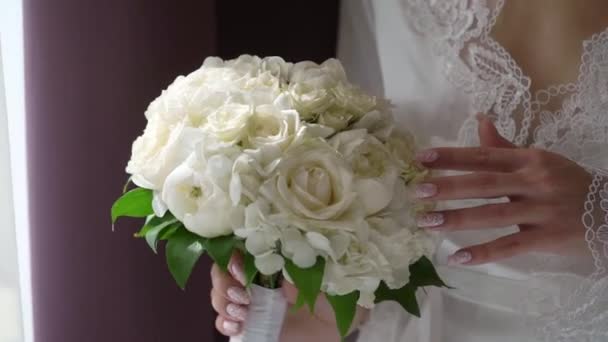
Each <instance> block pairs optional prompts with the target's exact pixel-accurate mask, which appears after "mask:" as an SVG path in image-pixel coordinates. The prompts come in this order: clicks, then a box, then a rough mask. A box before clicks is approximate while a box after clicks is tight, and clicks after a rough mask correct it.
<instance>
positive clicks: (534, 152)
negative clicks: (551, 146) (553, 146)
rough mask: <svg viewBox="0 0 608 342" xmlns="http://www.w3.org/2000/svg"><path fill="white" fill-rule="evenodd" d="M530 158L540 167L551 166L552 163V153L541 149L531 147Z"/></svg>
mask: <svg viewBox="0 0 608 342" xmlns="http://www.w3.org/2000/svg"><path fill="white" fill-rule="evenodd" d="M530 160H531V161H532V162H533V163H534V165H535V166H536V167H538V168H543V169H546V168H550V167H551V163H552V158H551V154H550V153H549V152H547V151H545V150H541V149H537V148H534V149H530Z"/></svg>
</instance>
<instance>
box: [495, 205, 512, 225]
mask: <svg viewBox="0 0 608 342" xmlns="http://www.w3.org/2000/svg"><path fill="white" fill-rule="evenodd" d="M493 206H494V207H493V210H492V211H493V213H492V215H493V216H494V217H496V218H498V219H499V220H500V221H502V220H503V219H505V218H508V217H509V216H511V214H512V211H511V206H510V205H505V204H493Z"/></svg>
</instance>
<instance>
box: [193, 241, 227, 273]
mask: <svg viewBox="0 0 608 342" xmlns="http://www.w3.org/2000/svg"><path fill="white" fill-rule="evenodd" d="M201 241H203V243H204V245H205V249H206V250H207V253H208V254H209V256H210V257H211V259H213V261H215V263H216V264H217V265H218V266H219V267H220V268H221V269H222V270H223V271H225V272H227V271H228V264H229V263H230V258H231V257H232V253H233V250H234V249H235V246H236V239H235V238H234V236H220V237H217V238H213V239H204V238H201Z"/></svg>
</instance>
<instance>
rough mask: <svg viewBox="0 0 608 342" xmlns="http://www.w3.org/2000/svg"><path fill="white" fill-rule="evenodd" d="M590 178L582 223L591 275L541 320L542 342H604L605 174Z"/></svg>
mask: <svg viewBox="0 0 608 342" xmlns="http://www.w3.org/2000/svg"><path fill="white" fill-rule="evenodd" d="M592 175H593V180H592V182H591V185H590V186H589V193H588V195H587V199H586V201H585V206H584V208H585V211H584V213H583V217H582V222H583V225H584V227H585V240H586V242H587V244H588V247H589V251H590V253H591V256H592V258H593V263H594V265H593V266H594V267H593V271H592V272H591V274H590V275H589V276H588V277H586V278H584V279H583V280H582V281H580V282H579V284H578V285H577V286H576V287H575V288H574V290H573V291H572V292H570V293H569V294H568V295H566V296H564V298H565V299H564V301H563V303H562V304H561V305H559V306H558V309H557V310H555V311H554V313H553V314H551V315H547V316H544V317H542V319H543V321H544V322H543V323H544V324H542V325H541V326H542V327H543V328H542V331H541V332H540V335H541V336H542V337H543V339H542V340H543V341H552V342H554V341H557V342H565V341H608V171H604V170H593V171H592Z"/></svg>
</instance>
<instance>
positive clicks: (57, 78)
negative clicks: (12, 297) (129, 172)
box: [24, 0, 216, 342]
mask: <svg viewBox="0 0 608 342" xmlns="http://www.w3.org/2000/svg"><path fill="white" fill-rule="evenodd" d="M24 16H25V18H24V21H25V35H26V42H25V44H26V46H25V48H26V87H27V95H26V96H27V134H28V145H29V146H28V154H29V167H30V189H31V194H30V199H31V213H32V215H31V225H32V234H31V235H32V252H33V255H32V259H33V292H34V294H33V295H34V303H35V304H34V319H35V337H36V342H96V341H99V342H101V341H103V342H109V341H112V342H138V341H146V342H147V341H162V342H165V341H211V340H212V338H213V337H212V336H213V330H212V328H211V327H212V324H213V315H212V313H211V308H210V306H209V303H208V297H209V284H208V279H207V275H208V272H207V268H208V267H209V266H208V265H203V264H202V265H199V268H198V270H197V272H196V274H195V275H194V277H193V279H192V282H191V283H190V287H189V289H188V291H187V292H185V293H184V292H182V291H181V290H179V289H178V287H177V286H176V285H175V283H174V282H173V280H172V279H171V277H170V275H169V272H168V271H167V269H166V266H165V265H164V257H162V256H155V255H154V254H153V253H152V252H151V251H150V250H149V249H148V248H147V246H146V244H145V242H143V241H140V240H135V239H134V238H133V237H132V234H133V232H134V231H135V229H136V225H135V224H133V223H134V222H128V221H122V222H120V224H119V225H118V230H117V231H116V232H115V233H112V232H111V230H110V222H109V208H110V206H111V204H112V201H113V200H114V199H115V198H116V197H117V196H118V195H120V191H121V187H122V184H123V183H124V181H125V179H126V175H125V174H124V171H123V170H124V166H125V163H126V162H127V160H128V158H129V154H130V144H131V142H132V140H133V139H134V137H135V136H137V135H138V134H139V133H140V131H141V130H142V129H143V127H144V124H145V122H144V116H143V112H144V110H145V108H146V106H147V104H148V103H149V102H150V101H151V100H152V99H154V98H155V97H156V96H157V95H158V94H160V91H161V90H162V89H164V87H166V86H167V85H168V84H169V83H170V82H171V81H172V80H173V79H174V77H175V76H176V75H177V74H180V73H186V72H189V71H191V70H193V69H194V68H196V67H198V66H199V65H200V64H201V63H202V60H203V58H204V57H205V56H207V55H212V54H216V51H215V41H214V38H215V33H214V27H215V25H214V8H213V2H212V1H187V2H184V1H150V0H146V1H144V0H104V1H83V0H52V1H48V0H39V1H34V0H25V8H24Z"/></svg>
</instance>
